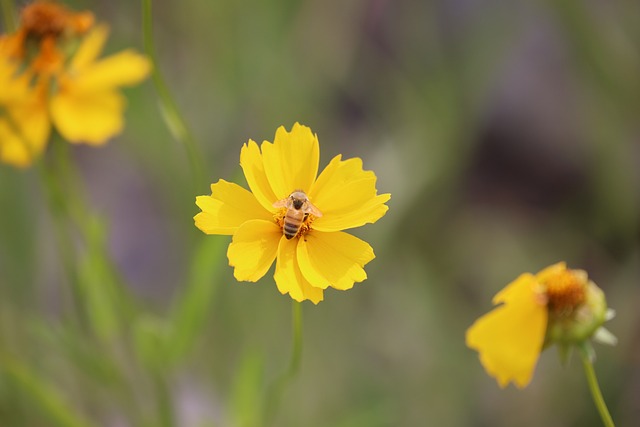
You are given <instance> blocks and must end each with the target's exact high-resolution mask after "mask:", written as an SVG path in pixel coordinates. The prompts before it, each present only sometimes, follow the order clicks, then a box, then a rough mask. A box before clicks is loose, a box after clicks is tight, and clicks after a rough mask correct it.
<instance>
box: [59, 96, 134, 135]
mask: <svg viewBox="0 0 640 427" xmlns="http://www.w3.org/2000/svg"><path fill="white" fill-rule="evenodd" d="M125 105H126V100H125V99H124V97H123V96H122V95H121V94H119V93H118V92H116V91H109V90H108V91H101V92H84V91H76V90H75V88H73V87H72V86H71V87H68V88H65V89H61V91H60V92H58V93H57V94H56V95H54V96H53V98H52V99H51V118H52V120H53V123H54V124H55V126H56V128H57V129H58V131H59V132H60V134H61V135H62V136H63V137H64V138H65V139H67V140H68V141H69V142H74V143H77V142H86V143H88V144H91V145H100V144H103V143H105V142H107V140H108V139H109V138H111V137H113V136H115V135H117V134H119V133H120V132H121V131H122V128H123V127H124V119H123V112H124V107H125Z"/></svg>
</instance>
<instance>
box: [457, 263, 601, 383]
mask: <svg viewBox="0 0 640 427" xmlns="http://www.w3.org/2000/svg"><path fill="white" fill-rule="evenodd" d="M493 303H494V304H502V305H499V306H498V307H496V308H494V309H493V311H491V312H489V313H487V314H485V315H484V316H482V317H480V318H479V319H478V320H476V322H475V323H474V324H473V325H471V327H470V328H469V329H468V330H467V334H466V342H467V346H469V347H470V348H473V349H475V350H477V351H478V352H479V356H480V362H481V363H482V365H483V366H484V368H485V370H486V371H487V373H488V374H489V375H491V376H493V377H495V378H496V380H497V381H498V384H499V385H500V387H505V386H506V385H507V384H508V383H509V382H511V381H513V383H514V384H515V385H516V386H517V387H519V388H523V387H525V386H527V385H528V384H529V382H530V381H531V378H532V376H533V372H534V370H535V366H536V363H537V361H538V357H539V356H540V353H541V352H542V350H543V348H545V347H546V346H547V345H549V344H551V343H558V344H560V345H573V344H579V343H582V342H584V341H585V340H587V339H588V338H589V337H591V336H593V335H594V333H595V332H596V331H597V330H598V328H600V326H601V325H602V324H603V323H604V321H605V320H606V311H607V309H606V303H605V301H604V295H603V294H602V291H601V290H600V289H599V288H598V287H597V286H596V285H595V284H594V283H593V282H591V281H589V280H588V276H587V273H586V272H585V271H583V270H571V269H568V268H567V266H566V264H565V263H564V262H560V263H557V264H554V265H552V266H549V267H547V268H545V269H544V270H542V271H540V272H539V273H537V274H536V275H535V276H534V275H532V274H530V273H525V274H522V275H520V276H519V277H518V278H517V279H516V280H514V281H513V282H511V283H510V284H509V285H507V286H506V287H505V288H504V289H503V290H502V291H500V292H499V293H498V294H497V295H496V296H495V297H494V298H493Z"/></svg>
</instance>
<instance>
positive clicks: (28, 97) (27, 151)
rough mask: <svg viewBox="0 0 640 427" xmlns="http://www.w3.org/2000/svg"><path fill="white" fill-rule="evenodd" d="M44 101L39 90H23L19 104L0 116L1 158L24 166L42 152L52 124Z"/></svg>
mask: <svg viewBox="0 0 640 427" xmlns="http://www.w3.org/2000/svg"><path fill="white" fill-rule="evenodd" d="M44 102H45V101H44V98H43V97H41V96H40V94H39V93H38V91H36V90H32V91H29V92H25V98H24V99H22V100H20V103H19V104H15V105H10V106H8V107H7V109H6V110H5V113H6V115H5V116H4V117H1V116H0V161H2V162H3V163H8V164H11V165H13V166H17V167H27V166H29V165H31V163H33V160H34V159H35V158H36V157H37V156H38V155H40V153H42V151H43V150H44V148H45V146H46V144H47V140H48V137H49V132H50V128H51V124H50V122H49V116H48V114H47V109H46V106H45V104H44Z"/></svg>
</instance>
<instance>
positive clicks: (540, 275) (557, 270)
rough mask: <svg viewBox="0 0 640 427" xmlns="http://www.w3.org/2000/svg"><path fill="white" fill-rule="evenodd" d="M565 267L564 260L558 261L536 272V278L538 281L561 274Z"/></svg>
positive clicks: (544, 280)
mask: <svg viewBox="0 0 640 427" xmlns="http://www.w3.org/2000/svg"><path fill="white" fill-rule="evenodd" d="M566 269H567V264H566V263H565V262H558V263H556V264H553V265H550V266H549V267H546V268H544V269H542V270H540V271H539V272H537V273H536V279H537V280H538V281H539V282H546V281H547V280H549V279H550V278H553V277H557V276H558V275H560V274H562V273H563V272H564V271H565V270H566Z"/></svg>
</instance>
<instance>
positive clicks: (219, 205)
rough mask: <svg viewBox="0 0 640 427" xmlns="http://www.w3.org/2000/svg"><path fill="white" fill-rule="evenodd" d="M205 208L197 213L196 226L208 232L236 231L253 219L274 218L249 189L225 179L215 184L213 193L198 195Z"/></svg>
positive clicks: (198, 202) (226, 232) (231, 232)
mask: <svg viewBox="0 0 640 427" xmlns="http://www.w3.org/2000/svg"><path fill="white" fill-rule="evenodd" d="M196 205H198V207H199V208H200V209H202V212H200V213H199V214H197V215H196V216H195V217H194V220H195V224H196V227H198V228H199V229H200V230H202V231H204V232H205V233H207V234H233V233H235V232H236V230H237V229H238V227H240V226H241V225H242V224H243V223H245V222H247V221H249V220H252V219H264V220H266V221H269V220H273V216H272V215H271V213H270V212H268V211H266V210H265V209H264V208H263V207H262V205H260V203H258V201H257V200H256V198H255V197H254V196H253V194H251V193H250V192H249V191H247V190H245V189H244V188H242V187H240V186H239V185H237V184H234V183H232V182H227V181H225V180H223V179H221V180H219V181H218V182H217V183H215V184H211V195H210V196H198V197H197V198H196Z"/></svg>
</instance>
